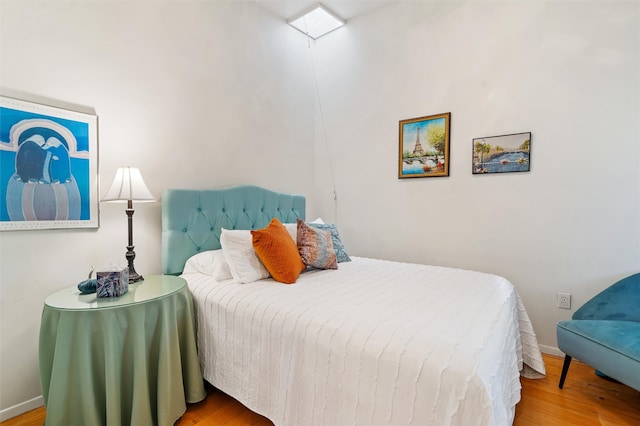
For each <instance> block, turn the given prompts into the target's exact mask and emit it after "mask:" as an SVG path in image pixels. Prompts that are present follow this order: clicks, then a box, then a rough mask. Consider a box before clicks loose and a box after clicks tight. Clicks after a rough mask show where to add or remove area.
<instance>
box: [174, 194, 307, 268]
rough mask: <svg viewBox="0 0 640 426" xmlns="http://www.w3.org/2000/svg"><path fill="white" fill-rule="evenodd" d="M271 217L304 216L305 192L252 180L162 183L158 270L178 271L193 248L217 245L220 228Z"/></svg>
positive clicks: (256, 224)
mask: <svg viewBox="0 0 640 426" xmlns="http://www.w3.org/2000/svg"><path fill="white" fill-rule="evenodd" d="M272 217H277V218H278V219H279V220H280V221H281V222H289V223H295V221H296V218H298V217H299V218H301V219H304V218H305V198H304V196H302V195H291V194H284V193H278V192H274V191H271V190H268V189H264V188H260V187H257V186H236V187H230V188H222V189H210V190H186V189H167V190H165V191H164V194H163V197H162V271H163V273H164V274H180V273H181V272H182V269H183V268H184V264H185V262H186V261H187V259H188V258H189V257H191V256H193V255H194V254H196V253H198V252H201V251H206V250H215V249H219V248H220V232H221V228H225V229H259V228H263V227H265V226H267V225H268V224H269V222H270V221H271V218H272Z"/></svg>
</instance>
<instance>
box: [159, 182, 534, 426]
mask: <svg viewBox="0 0 640 426" xmlns="http://www.w3.org/2000/svg"><path fill="white" fill-rule="evenodd" d="M162 211H163V223H162V238H163V247H162V261H163V272H164V273H165V274H176V275H177V274H181V276H182V277H184V278H185V279H186V280H187V282H188V285H189V289H190V290H191V293H192V294H193V298H194V304H195V307H196V317H197V320H196V321H197V336H198V352H199V359H200V364H201V368H202V371H203V376H204V379H205V380H206V381H208V382H209V383H211V384H212V385H213V386H215V387H216V388H218V389H220V390H221V391H223V392H225V393H227V394H229V395H231V396H232V397H234V398H236V399H237V400H239V401H240V402H242V403H243V404H244V405H246V406H247V407H248V408H250V409H251V410H253V411H255V412H257V413H260V414H262V415H264V416H266V417H268V418H269V419H270V420H272V421H273V422H274V423H275V424H276V425H505V424H512V423H513V418H514V414H515V405H516V403H517V402H518V401H519V400H520V376H521V375H523V376H526V377H531V378H536V377H543V376H544V374H545V367H544V362H543V360H542V356H541V353H540V349H539V346H538V343H537V340H536V337H535V333H534V331H533V327H532V325H531V322H530V321H529V318H528V315H527V312H526V310H525V308H524V306H523V303H522V301H521V300H520V297H519V296H518V294H517V292H516V290H515V289H514V287H513V285H512V284H511V283H510V282H509V281H508V280H506V279H505V278H503V277H499V276H495V275H491V274H485V273H479V272H474V271H468V270H462V269H453V268H445V267H437V266H430V265H418V264H410V263H402V262H392V261H386V260H378V259H368V258H362V257H356V256H353V255H352V254H347V253H346V252H345V253H344V254H345V255H347V257H350V261H342V262H340V263H338V265H337V266H338V268H337V269H312V268H309V269H308V270H305V271H304V272H302V273H301V274H300V275H299V277H298V278H297V280H296V282H295V284H294V285H285V284H282V283H280V282H276V281H275V280H274V279H272V278H262V279H259V280H256V281H251V282H246V283H241V282H240V281H238V280H237V279H233V278H231V279H229V278H230V277H229V275H228V273H227V272H225V273H222V274H221V273H220V268H221V267H224V259H226V258H225V257H224V256H222V255H221V252H222V250H220V248H221V244H220V237H221V233H222V232H227V231H223V229H225V230H234V229H235V230H247V229H262V228H264V227H266V226H268V225H269V223H270V221H272V219H273V218H274V217H275V218H277V219H278V221H279V222H281V223H283V224H285V225H286V226H287V230H290V229H292V228H291V227H292V226H294V227H295V226H296V225H294V224H295V223H296V221H297V220H298V219H300V220H302V221H304V220H305V214H306V209H305V198H304V197H303V196H300V195H290V194H282V193H277V192H274V191H270V190H267V189H264V188H260V187H256V186H238V187H231V188H223V189H214V190H178V189H175V190H174V189H171V190H166V191H165V193H164V194H163V206H162ZM303 223H306V222H303ZM287 224H288V225H287ZM333 230H334V231H335V230H336V228H335V227H334V228H333ZM225 235H226V234H225ZM292 237H295V234H292ZM332 238H333V236H332ZM334 243H335V240H334ZM197 259H200V260H197ZM185 265H187V269H186V270H185ZM194 265H195V266H194ZM249 281H250V280H249Z"/></svg>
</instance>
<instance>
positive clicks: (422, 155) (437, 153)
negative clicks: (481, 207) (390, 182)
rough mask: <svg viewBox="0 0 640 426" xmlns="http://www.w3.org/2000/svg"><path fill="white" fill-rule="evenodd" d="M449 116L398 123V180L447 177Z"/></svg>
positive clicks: (428, 117) (437, 115)
mask: <svg viewBox="0 0 640 426" xmlns="http://www.w3.org/2000/svg"><path fill="white" fill-rule="evenodd" d="M450 133H451V113H450V112H445V113H443V114H436V115H428V116H426V117H418V118H410V119H407V120H400V138H399V139H400V142H399V158H398V179H404V178H417V177H441V176H449V140H450Z"/></svg>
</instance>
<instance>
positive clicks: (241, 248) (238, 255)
mask: <svg viewBox="0 0 640 426" xmlns="http://www.w3.org/2000/svg"><path fill="white" fill-rule="evenodd" d="M283 225H284V226H285V228H287V232H288V233H289V235H290V236H291V238H292V239H293V241H294V242H295V241H297V239H298V224H297V223H285V224H283ZM220 245H221V246H222V252H223V253H224V257H225V259H226V260H227V263H228V264H229V270H230V271H231V275H232V277H233V278H234V279H235V280H237V281H240V282H241V283H245V284H246V283H251V282H254V281H258V280H262V279H265V278H269V277H270V276H271V275H269V271H267V268H265V266H264V265H263V264H262V262H261V261H260V259H259V258H258V255H257V254H256V251H255V250H254V249H253V237H252V235H251V231H249V230H244V229H234V230H230V229H224V228H222V229H221V233H220Z"/></svg>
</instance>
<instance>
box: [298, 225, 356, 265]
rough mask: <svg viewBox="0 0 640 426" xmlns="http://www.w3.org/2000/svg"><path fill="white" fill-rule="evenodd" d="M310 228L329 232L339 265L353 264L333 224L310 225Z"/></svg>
mask: <svg viewBox="0 0 640 426" xmlns="http://www.w3.org/2000/svg"><path fill="white" fill-rule="evenodd" d="M308 225H309V226H313V227H314V228H318V229H322V230H325V231H329V232H330V233H331V241H332V242H333V251H334V252H335V254H336V257H337V259H338V263H340V262H351V258H350V257H349V255H348V254H347V251H346V250H345V249H344V244H342V241H340V235H338V229H336V226H335V225H333V224H328V223H312V222H310V223H308Z"/></svg>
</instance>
